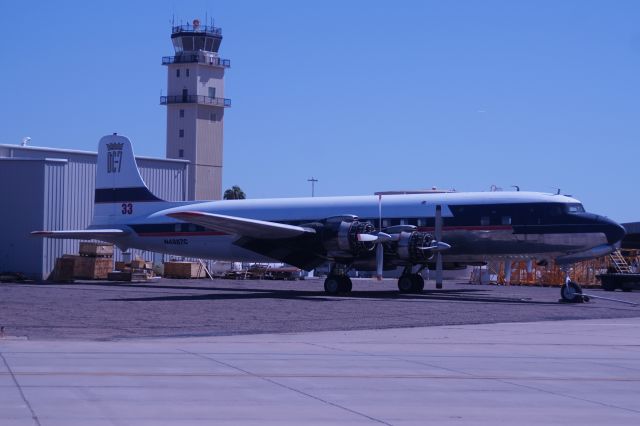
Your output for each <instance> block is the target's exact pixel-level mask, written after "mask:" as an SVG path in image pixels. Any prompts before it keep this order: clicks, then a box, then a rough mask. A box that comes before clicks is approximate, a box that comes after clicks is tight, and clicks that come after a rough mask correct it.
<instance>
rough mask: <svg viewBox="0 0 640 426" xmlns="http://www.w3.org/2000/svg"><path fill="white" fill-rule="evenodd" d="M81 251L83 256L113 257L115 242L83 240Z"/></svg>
mask: <svg viewBox="0 0 640 426" xmlns="http://www.w3.org/2000/svg"><path fill="white" fill-rule="evenodd" d="M79 253H80V254H81V255H82V256H91V257H112V256H113V244H103V243H89V242H81V243H80V250H79Z"/></svg>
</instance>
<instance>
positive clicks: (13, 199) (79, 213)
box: [0, 145, 190, 279]
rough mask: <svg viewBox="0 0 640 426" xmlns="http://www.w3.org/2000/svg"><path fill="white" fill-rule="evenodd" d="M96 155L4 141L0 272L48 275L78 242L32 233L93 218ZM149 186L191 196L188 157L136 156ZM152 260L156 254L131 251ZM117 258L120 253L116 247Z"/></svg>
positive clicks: (180, 197) (0, 149) (82, 224)
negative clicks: (40, 236)
mask: <svg viewBox="0 0 640 426" xmlns="http://www.w3.org/2000/svg"><path fill="white" fill-rule="evenodd" d="M96 160H97V153H96V152H89V151H74V150H64V149H53V148H40V147H30V146H21V145H0V182H2V185H0V200H2V202H1V203H0V235H2V244H0V272H3V271H9V272H20V273H23V274H25V275H27V276H28V277H30V278H33V279H46V278H47V277H48V276H49V274H50V273H51V271H52V270H53V267H54V265H55V261H56V258H58V257H60V256H62V255H63V254H73V253H77V252H78V245H79V241H78V240H58V239H51V238H39V237H32V236H30V235H29V233H30V232H31V231H36V230H42V229H46V230H62V229H84V228H86V227H87V226H88V225H89V223H90V222H91V218H92V216H93V205H94V204H93V199H94V191H95V171H96ZM136 162H137V163H138V166H139V167H140V173H141V175H142V178H143V179H144V180H145V182H146V183H147V185H148V186H149V189H150V190H151V191H152V192H153V193H154V194H156V195H157V196H158V197H160V198H162V199H165V200H169V201H184V200H187V193H188V182H189V181H188V165H189V164H190V162H189V161H186V160H177V159H162V158H148V157H136ZM131 253H132V255H134V256H136V255H138V256H142V257H144V258H145V259H147V260H152V258H153V254H152V253H148V252H143V251H140V250H131ZM115 257H116V259H118V258H120V257H121V253H119V251H118V250H116V253H115Z"/></svg>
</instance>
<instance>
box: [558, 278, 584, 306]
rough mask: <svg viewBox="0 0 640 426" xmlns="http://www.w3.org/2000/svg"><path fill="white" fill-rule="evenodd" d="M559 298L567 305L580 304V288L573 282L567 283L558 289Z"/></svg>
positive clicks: (581, 300)
mask: <svg viewBox="0 0 640 426" xmlns="http://www.w3.org/2000/svg"><path fill="white" fill-rule="evenodd" d="M560 296H561V297H562V300H563V301H565V302H569V303H580V302H583V301H584V299H583V297H582V287H580V286H579V285H578V284H576V283H574V282H573V281H569V282H568V283H566V284H565V285H563V286H562V287H561V288H560Z"/></svg>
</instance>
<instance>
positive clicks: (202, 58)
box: [162, 54, 231, 68]
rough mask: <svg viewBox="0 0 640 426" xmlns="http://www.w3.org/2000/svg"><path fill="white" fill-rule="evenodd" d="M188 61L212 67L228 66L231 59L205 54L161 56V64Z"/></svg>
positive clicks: (184, 62) (185, 62)
mask: <svg viewBox="0 0 640 426" xmlns="http://www.w3.org/2000/svg"><path fill="white" fill-rule="evenodd" d="M188 63H200V64H208V65H212V66H214V67H223V68H230V67H231V60H229V59H221V58H216V57H213V56H207V55H197V54H196V55H179V56H163V57H162V65H169V64H188Z"/></svg>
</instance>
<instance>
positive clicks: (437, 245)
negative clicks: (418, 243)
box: [418, 241, 451, 253]
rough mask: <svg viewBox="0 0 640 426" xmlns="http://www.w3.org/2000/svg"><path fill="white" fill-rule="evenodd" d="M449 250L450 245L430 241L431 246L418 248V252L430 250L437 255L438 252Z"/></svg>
mask: <svg viewBox="0 0 640 426" xmlns="http://www.w3.org/2000/svg"><path fill="white" fill-rule="evenodd" d="M450 248H451V245H449V244H447V243H443V242H442V241H432V242H431V245H428V246H423V247H418V250H431V251H432V252H434V253H437V252H439V251H445V250H449V249H450Z"/></svg>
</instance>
